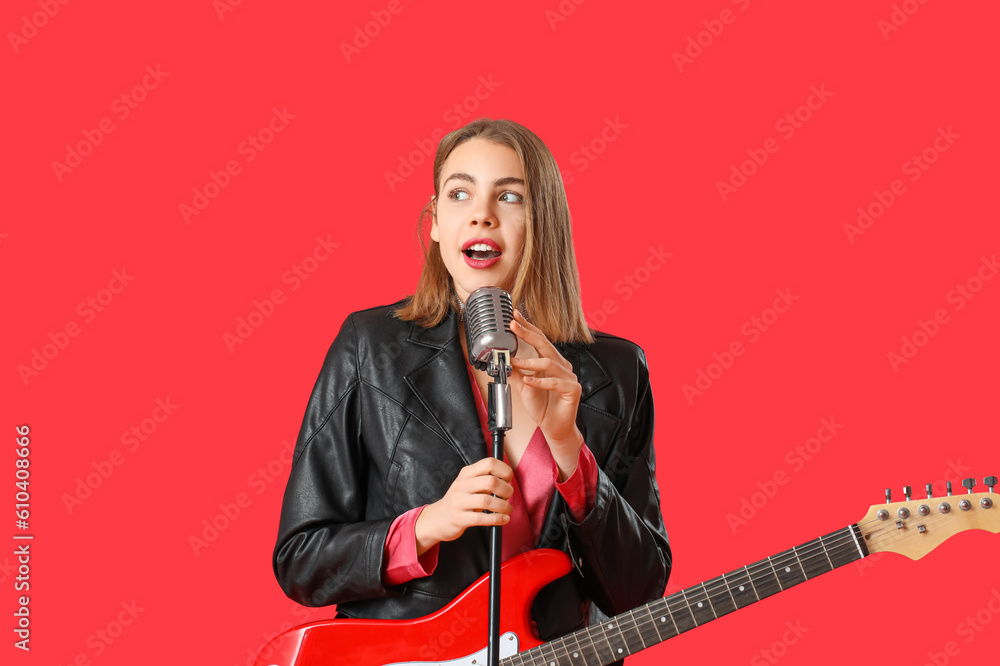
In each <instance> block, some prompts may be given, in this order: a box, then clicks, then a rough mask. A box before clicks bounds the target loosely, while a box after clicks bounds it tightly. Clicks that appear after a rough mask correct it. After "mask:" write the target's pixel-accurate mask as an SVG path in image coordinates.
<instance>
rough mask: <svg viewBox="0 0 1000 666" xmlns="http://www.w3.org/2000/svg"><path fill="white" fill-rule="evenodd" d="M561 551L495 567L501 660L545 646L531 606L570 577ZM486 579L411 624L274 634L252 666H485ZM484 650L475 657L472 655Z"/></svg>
mask: <svg viewBox="0 0 1000 666" xmlns="http://www.w3.org/2000/svg"><path fill="white" fill-rule="evenodd" d="M570 568H571V563H570V561H569V557H567V556H566V554H565V553H562V552H560V551H557V550H549V549H539V550H532V551H528V552H526V553H524V554H522V555H518V556H517V557H514V558H512V559H510V560H508V561H507V562H505V563H504V564H503V566H502V567H501V569H500V587H501V598H502V599H503V602H502V603H501V605H500V611H501V612H500V634H501V640H500V643H501V649H500V654H501V657H506V656H508V655H510V654H513V653H515V652H523V651H524V650H528V649H530V648H533V647H536V646H538V645H540V644H541V643H542V641H540V640H539V639H538V637H537V636H536V635H535V634H534V633H533V632H532V630H531V604H532V602H533V601H534V599H535V596H536V595H537V594H538V591H539V590H541V589H542V588H543V587H545V585H547V584H549V583H550V582H552V581H554V580H555V579H556V578H559V577H560V576H563V575H565V574H567V573H569V571H570ZM488 618H489V576H488V575H484V576H483V577H482V578H480V579H479V580H477V581H476V582H475V583H474V584H473V585H472V586H471V587H469V588H468V589H467V590H465V592H463V593H462V594H461V595H460V596H459V597H457V598H456V599H455V600H454V601H452V602H451V603H450V604H448V605H447V606H445V607H444V608H442V609H441V610H439V611H438V612H436V613H432V614H431V615H426V616H424V617H421V618H417V619H415V620H357V619H341V620H323V621H320V622H311V623H309V624H304V625H302V626H300V627H295V628H294V629H290V630H288V631H286V632H285V633H283V634H280V635H278V636H276V637H275V638H274V639H273V640H272V641H271V642H270V643H268V644H267V645H266V646H265V647H264V649H263V650H262V651H261V653H260V654H259V655H258V656H257V661H256V662H254V666H319V665H322V666H336V665H339V664H350V665H351V666H383V665H386V664H415V663H423V662H429V663H433V664H435V665H436V664H444V663H445V662H449V661H451V662H453V664H454V666H464V665H465V664H472V663H473V661H472V660H473V659H476V660H477V661H476V663H478V664H485V663H486V655H485V652H484V651H485V649H486V646H487V644H488V639H487V627H488V626H489V621H488ZM479 652H483V653H482V655H479V656H477V653H479Z"/></svg>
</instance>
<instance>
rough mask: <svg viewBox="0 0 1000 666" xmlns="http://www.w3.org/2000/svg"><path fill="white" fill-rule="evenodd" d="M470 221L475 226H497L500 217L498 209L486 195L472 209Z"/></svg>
mask: <svg viewBox="0 0 1000 666" xmlns="http://www.w3.org/2000/svg"><path fill="white" fill-rule="evenodd" d="M469 222H470V224H471V225H472V226H474V227H476V226H479V225H482V226H484V227H486V228H490V227H496V226H497V223H498V222H499V219H498V218H497V215H496V211H495V210H494V209H493V206H492V202H491V201H490V200H489V199H487V198H485V197H482V198H480V199H479V201H478V202H477V204H476V206H475V207H474V208H473V209H472V217H471V218H470V219H469Z"/></svg>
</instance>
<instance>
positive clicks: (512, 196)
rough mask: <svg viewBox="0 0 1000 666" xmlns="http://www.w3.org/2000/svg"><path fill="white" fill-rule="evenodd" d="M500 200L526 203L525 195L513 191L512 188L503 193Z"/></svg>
mask: <svg viewBox="0 0 1000 666" xmlns="http://www.w3.org/2000/svg"><path fill="white" fill-rule="evenodd" d="M500 200H501V201H505V202H507V203H524V197H522V196H521V195H520V194H518V193H517V192H513V191H511V190H507V191H506V192H504V193H503V194H501V195H500Z"/></svg>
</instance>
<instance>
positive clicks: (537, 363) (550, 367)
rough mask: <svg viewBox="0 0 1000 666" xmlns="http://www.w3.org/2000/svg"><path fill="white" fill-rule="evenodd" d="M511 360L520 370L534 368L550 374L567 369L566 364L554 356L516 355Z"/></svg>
mask: <svg viewBox="0 0 1000 666" xmlns="http://www.w3.org/2000/svg"><path fill="white" fill-rule="evenodd" d="M510 362H511V364H512V365H513V366H514V367H515V368H518V369H520V370H533V371H535V372H545V373H549V374H551V373H552V372H558V371H560V370H562V371H565V370H567V368H566V366H565V365H563V364H562V363H559V362H558V361H556V360H555V359H552V358H518V357H516V356H515V357H513V358H511V359H510ZM567 365H568V364H567ZM569 369H571V368H569Z"/></svg>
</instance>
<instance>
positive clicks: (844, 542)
mask: <svg viewBox="0 0 1000 666" xmlns="http://www.w3.org/2000/svg"><path fill="white" fill-rule="evenodd" d="M930 518H939V516H930V517H925V519H930ZM872 525H874V526H876V527H881V526H883V525H884V526H885V528H888V527H889V525H888V524H886V523H884V522H883V521H880V520H878V519H872V520H869V521H864V522H859V523H856V524H855V525H851V526H849V527H846V528H843V529H841V530H838V531H837V532H834V533H832V534H831V535H825V536H823V537H818V538H816V539H813V540H812V541H810V542H807V543H806V544H802V545H801V546H795V547H793V548H790V549H788V550H786V551H783V552H781V553H778V554H777V555H774V556H771V557H767V558H765V559H763V560H758V561H757V562H753V563H751V564H748V565H746V566H744V567H741V568H740V569H743V570H745V571H746V573H745V574H744V575H745V576H746V577H747V579H748V582H750V583H751V584H753V581H754V579H758V582H761V583H766V578H765V579H764V580H759V578H760V575H761V574H762V573H766V570H767V568H769V567H770V568H772V573H771V574H770V576H771V577H773V578H774V579H775V582H776V583H777V584H778V587H779V591H782V590H783V589H784V588H782V587H781V582H780V577H779V575H778V573H777V571H776V570H774V569H773V567H774V565H775V564H777V565H778V567H779V568H785V569H786V573H789V572H790V570H791V569H790V567H789V565H790V564H791V563H793V562H794V563H795V564H797V565H798V568H799V569H800V570H801V571H802V575H803V580H802V581H801V582H805V581H806V580H810V577H809V574H808V573H807V572H806V566H805V565H804V562H803V561H805V563H807V564H809V566H810V568H811V567H812V565H813V564H815V563H814V562H812V561H811V560H813V559H817V558H819V560H820V561H822V557H825V558H826V559H827V560H828V561H829V562H830V564H832V560H830V558H829V553H830V550H831V549H838V548H849V549H852V550H853V546H854V545H855V544H856V539H857V535H855V534H854V527H857V528H858V531H859V532H861V533H862V537H864V536H866V535H865V534H864V533H863V529H864V528H867V527H869V526H872ZM878 531H882V530H878ZM875 535H876V533H875V532H871V533H869V536H875ZM824 539H827V540H826V541H824ZM820 556H822V557H820ZM793 558H794V559H793ZM858 559H861V558H858ZM853 561H857V560H853ZM848 563H849V562H848ZM848 563H845V564H848ZM837 568H839V567H838V566H834V567H832V568H831V569H827V567H826V566H823V567H822V571H820V573H819V574H815V575H814V576H813V577H816V576H818V575H820V574H822V573H826V572H827V571H832V570H833V569H837ZM740 569H735V570H733V571H731V572H728V573H725V574H721V575H720V576H717V577H716V578H714V579H710V580H708V581H703V582H702V583H700V584H695V585H693V586H691V587H688V588H685V589H684V590H680V591H679V592H677V593H674V594H672V595H670V596H668V597H663V598H661V599H657V600H653V601H651V602H649V603H647V604H643V605H642V606H639V607H638V608H634V609H632V610H630V611H626V612H624V613H621V614H619V615H616V616H615V617H614V618H609V620H608V621H607V622H604V623H602V625H597V626H593V627H588V628H586V629H582V630H579V631H578V632H573V633H571V634H568V635H566V636H563V637H561V638H559V639H556V640H554V641H551V642H549V643H546V644H545V645H546V646H547V647H549V648H550V649H551V650H552V651H553V652H554V655H555V656H557V658H558V657H568V656H569V654H570V647H569V644H568V641H569V640H570V639H574V642H575V643H576V647H577V651H578V652H579V651H580V649H581V648H583V646H582V644H581V643H580V642H579V640H576V639H578V638H580V637H587V638H589V639H590V643H591V645H592V646H593V652H594V653H595V654H596V653H597V652H598V650H597V645H596V644H595V643H594V640H593V633H594V631H593V630H595V629H597V627H598V626H601V627H602V632H603V633H605V636H606V642H607V643H608V644H609V645H610V643H611V639H610V638H607V635H606V634H607V632H606V629H607V628H613V627H612V626H611V624H613V623H612V620H614V621H616V622H617V623H618V630H619V631H618V633H620V634H622V639H623V641H624V643H625V647H628V641H627V640H626V639H625V637H624V634H623V632H624V629H623V628H622V619H623V618H625V617H626V616H627V617H628V619H630V620H631V625H632V629H634V630H635V631H636V632H638V637H639V640H640V641H641V642H642V643H643V646H644V647H643V648H641V649H645V640H644V639H643V637H642V627H643V626H649V627H652V628H653V629H654V631H655V632H656V634H657V637H658V639H659V640H658V641H657V642H662V641H663V640H667V639H664V638H663V637H662V635H661V634H660V632H659V629H657V628H656V624H655V618H654V614H653V613H652V607H653V606H656V605H658V604H659V603H662V605H663V606H664V610H665V611H666V613H667V615H668V616H670V618H671V622H672V624H673V627H674V629H675V630H677V629H678V627H677V624H676V619H675V617H674V613H675V612H679V611H682V610H685V609H686V610H688V611H689V612H691V613H692V619H693V620H694V622H695V626H701V625H700V624H698V622H697V619H696V618H695V617H694V615H693V612H694V611H693V610H692V608H691V604H692V602H691V600H689V599H688V598H687V594H686V593H687V592H688V591H690V592H691V597H692V599H694V601H696V602H697V601H698V600H699V599H700V598H704V600H705V601H707V602H708V603H709V604H710V606H711V608H712V612H713V615H714V617H713V618H711V619H716V618H718V617H719V616H718V615H717V613H716V610H715V605H714V604H712V597H713V596H715V595H716V594H717V593H718V592H719V591H721V590H725V591H726V592H727V593H728V594H729V596H730V597H731V598H732V599H733V607H734V611H735V610H740V609H741V608H745V606H743V607H741V606H739V605H738V604H737V603H736V601H735V598H733V597H732V590H733V584H731V583H729V582H728V581H727V580H726V576H727V575H730V574H733V575H734V577H735V576H738V575H740V574H739V573H738V572H739V571H740ZM719 579H721V580H719ZM698 587H701V588H702V591H697V588H698ZM755 593H756V588H755ZM677 594H682V596H683V598H684V599H685V603H681V604H678V605H677V607H676V608H672V607H671V599H672V598H673V597H676V596H677ZM773 594H776V592H775V593H772V594H768V595H766V596H765V598H766V597H767V596H772V595H773ZM757 600H758V601H759V600H760V598H759V597H758V599H757ZM750 603H754V602H750ZM747 605H750V604H747ZM636 611H645V612H647V613H648V614H649V615H650V620H646V621H645V622H644V623H642V624H640V623H639V621H638V620H637V619H636V618H635V612H636ZM734 611H730V612H734ZM711 619H710V620H709V621H711ZM702 624H704V622H703V623H702ZM679 633H683V632H677V633H675V634H673V635H672V636H668V639H669V638H672V637H673V636H676V635H679ZM647 634H648V632H647ZM540 647H541V646H538V648H540ZM538 648H532V649H531V650H527V651H525V652H520V653H518V655H524V656H527V655H528V654H529V653H531V652H533V651H534V650H538ZM537 654H539V655H541V651H540V650H539V651H538V652H537ZM584 654H585V655H586V653H584ZM629 654H631V652H630V653H629ZM598 656H599V655H598ZM614 656H615V655H614V653H613V652H612V657H614ZM531 658H532V663H534V659H533V657H531ZM584 659H585V660H586V656H584Z"/></svg>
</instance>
